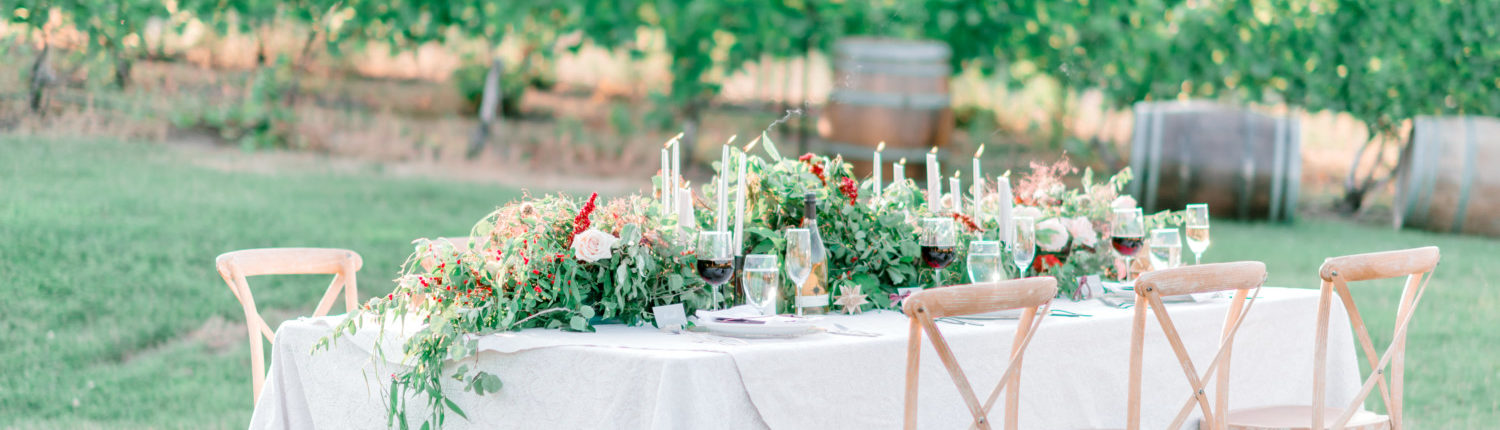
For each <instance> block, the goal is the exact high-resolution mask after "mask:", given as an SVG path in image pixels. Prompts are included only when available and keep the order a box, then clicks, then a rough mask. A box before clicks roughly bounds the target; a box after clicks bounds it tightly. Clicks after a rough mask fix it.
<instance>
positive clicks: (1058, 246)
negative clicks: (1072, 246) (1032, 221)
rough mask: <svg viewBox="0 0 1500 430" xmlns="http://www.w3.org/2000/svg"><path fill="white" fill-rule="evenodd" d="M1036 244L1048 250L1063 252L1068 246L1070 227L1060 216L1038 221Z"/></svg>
mask: <svg viewBox="0 0 1500 430" xmlns="http://www.w3.org/2000/svg"><path fill="white" fill-rule="evenodd" d="M1036 244H1037V246H1038V247H1040V248H1042V250H1043V251H1047V252H1061V251H1062V250H1063V247H1064V246H1068V228H1067V227H1064V226H1063V222H1062V221H1061V220H1059V219H1058V218H1047V219H1046V220H1044V221H1042V222H1039V223H1036Z"/></svg>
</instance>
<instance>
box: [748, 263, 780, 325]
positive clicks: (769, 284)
mask: <svg viewBox="0 0 1500 430" xmlns="http://www.w3.org/2000/svg"><path fill="white" fill-rule="evenodd" d="M780 276H781V268H780V267H777V261H776V256H775V255H767V254H750V255H746V256H745V269H744V271H743V272H741V274H740V284H741V285H742V286H743V287H744V288H745V301H746V302H747V303H749V304H750V306H754V307H755V309H757V310H760V314H761V315H775V314H776V297H777V296H779V295H780V293H781V283H780V281H781V279H780Z"/></svg>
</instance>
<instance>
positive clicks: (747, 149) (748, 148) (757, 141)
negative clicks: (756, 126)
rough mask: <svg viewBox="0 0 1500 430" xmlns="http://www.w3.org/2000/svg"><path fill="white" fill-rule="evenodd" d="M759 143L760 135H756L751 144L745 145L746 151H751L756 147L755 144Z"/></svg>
mask: <svg viewBox="0 0 1500 430" xmlns="http://www.w3.org/2000/svg"><path fill="white" fill-rule="evenodd" d="M758 143H760V137H756V138H755V140H752V141H750V143H749V144H747V145H745V153H746V154H748V153H750V150H751V149H755V145H756V144H758Z"/></svg>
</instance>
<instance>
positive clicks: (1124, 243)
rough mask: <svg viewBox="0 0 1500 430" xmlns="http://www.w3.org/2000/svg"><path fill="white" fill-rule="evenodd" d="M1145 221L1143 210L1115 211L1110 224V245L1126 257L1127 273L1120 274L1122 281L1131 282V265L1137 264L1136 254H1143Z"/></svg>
mask: <svg viewBox="0 0 1500 430" xmlns="http://www.w3.org/2000/svg"><path fill="white" fill-rule="evenodd" d="M1145 224H1146V222H1145V220H1144V219H1142V217H1141V208H1129V209H1115V216H1114V220H1113V221H1112V222H1111V223H1110V245H1112V246H1113V247H1114V248H1115V252H1117V253H1119V254H1120V256H1121V257H1125V271H1124V272H1121V273H1120V281H1121V282H1126V281H1129V280H1130V272H1131V263H1134V262H1135V254H1137V253H1140V252H1141V245H1142V244H1143V243H1144V242H1145V241H1146V240H1145V239H1146V237H1145V236H1146V232H1145V230H1144V229H1145Z"/></svg>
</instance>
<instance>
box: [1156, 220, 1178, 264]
mask: <svg viewBox="0 0 1500 430" xmlns="http://www.w3.org/2000/svg"><path fill="white" fill-rule="evenodd" d="M1181 265H1182V237H1181V236H1179V235H1178V234H1177V229H1175V228H1158V229H1156V230H1151V268H1152V269H1155V270H1160V269H1171V268H1173V267H1177V266H1181Z"/></svg>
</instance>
